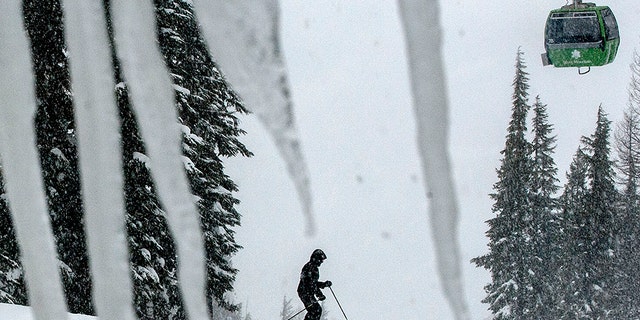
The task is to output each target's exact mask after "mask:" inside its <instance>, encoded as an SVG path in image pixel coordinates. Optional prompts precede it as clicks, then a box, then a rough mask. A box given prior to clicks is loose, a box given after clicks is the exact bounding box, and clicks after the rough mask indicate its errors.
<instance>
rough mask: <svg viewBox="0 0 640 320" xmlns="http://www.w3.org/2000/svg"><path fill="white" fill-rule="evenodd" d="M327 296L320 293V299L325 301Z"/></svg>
mask: <svg viewBox="0 0 640 320" xmlns="http://www.w3.org/2000/svg"><path fill="white" fill-rule="evenodd" d="M326 298H327V297H325V296H324V295H323V294H321V295H318V300H320V301H324V299H326Z"/></svg>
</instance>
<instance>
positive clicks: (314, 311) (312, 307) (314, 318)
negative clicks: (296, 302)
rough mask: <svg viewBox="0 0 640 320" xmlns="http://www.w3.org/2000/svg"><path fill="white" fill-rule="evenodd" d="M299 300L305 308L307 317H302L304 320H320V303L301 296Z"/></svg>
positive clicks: (312, 298) (311, 298)
mask: <svg viewBox="0 0 640 320" xmlns="http://www.w3.org/2000/svg"><path fill="white" fill-rule="evenodd" d="M300 300H302V303H303V304H304V306H305V308H307V315H306V316H305V317H304V320H320V317H321V316H322V307H320V303H319V302H318V301H317V300H316V299H315V298H314V297H313V296H307V295H301V296H300Z"/></svg>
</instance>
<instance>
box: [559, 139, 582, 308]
mask: <svg viewBox="0 0 640 320" xmlns="http://www.w3.org/2000/svg"><path fill="white" fill-rule="evenodd" d="M588 170H589V168H588V164H587V156H586V155H585V153H584V151H583V150H582V148H578V151H577V152H576V154H575V156H574V157H573V161H572V163H571V165H570V167H569V172H568V173H567V183H566V184H565V186H564V189H563V193H562V196H561V197H560V205H561V225H562V226H563V228H562V229H563V231H564V232H563V233H562V238H561V239H559V241H558V242H559V244H558V245H559V247H560V248H561V249H562V250H563V252H564V254H563V255H560V256H559V268H558V272H557V274H558V275H559V281H558V286H557V290H556V295H557V296H558V297H559V299H558V300H559V301H558V303H557V304H556V306H555V310H554V315H555V317H553V318H555V319H583V318H584V316H585V314H586V313H587V311H588V310H586V309H585V307H586V306H588V305H589V302H588V301H587V300H586V299H585V295H584V294H582V289H583V283H584V282H585V280H584V277H585V275H586V274H587V271H586V263H587V262H588V261H586V260H585V255H584V252H585V250H586V248H587V246H588V245H589V239H588V234H587V233H586V232H585V222H584V217H585V210H586V198H587V194H588V193H589V187H588V183H587V172H588Z"/></svg>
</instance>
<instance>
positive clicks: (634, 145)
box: [614, 52, 640, 318]
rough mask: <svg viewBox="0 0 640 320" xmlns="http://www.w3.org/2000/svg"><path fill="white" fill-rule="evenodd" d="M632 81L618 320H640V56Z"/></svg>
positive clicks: (622, 169)
mask: <svg viewBox="0 0 640 320" xmlns="http://www.w3.org/2000/svg"><path fill="white" fill-rule="evenodd" d="M631 70H632V77H631V84H630V86H629V104H628V108H627V110H626V111H625V112H624V118H623V120H622V122H621V123H619V124H618V126H617V130H616V134H615V146H616V151H617V155H618V161H617V163H616V167H617V169H618V173H619V175H618V176H619V177H620V179H619V183H620V185H621V187H622V190H621V198H620V213H619V216H618V219H616V222H617V223H616V224H617V226H618V231H619V234H618V236H619V238H618V239H617V242H618V255H617V264H618V272H617V273H616V279H615V286H616V290H615V293H616V302H617V305H618V307H617V308H616V310H615V312H614V316H617V317H618V318H620V317H623V316H626V317H629V318H640V297H639V296H638V295H637V292H640V272H639V271H638V268H637V262H638V261H640V253H638V250H637V248H638V247H640V195H639V194H638V183H639V179H640V173H639V171H640V56H638V53H637V52H636V53H635V54H634V64H632V65H631Z"/></svg>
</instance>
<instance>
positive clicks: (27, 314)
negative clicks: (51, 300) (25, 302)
mask: <svg viewBox="0 0 640 320" xmlns="http://www.w3.org/2000/svg"><path fill="white" fill-rule="evenodd" d="M0 315H1V316H2V319H6V320H36V318H35V317H34V316H33V310H32V308H31V307H26V306H19V305H15V304H6V303H0ZM50 319H53V318H50ZM58 319H60V318H58ZM68 319H69V320H97V319H98V318H96V317H91V316H85V315H80V314H71V313H70V314H69V315H68Z"/></svg>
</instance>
